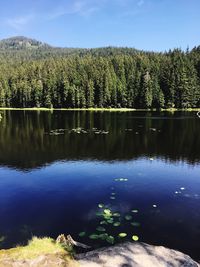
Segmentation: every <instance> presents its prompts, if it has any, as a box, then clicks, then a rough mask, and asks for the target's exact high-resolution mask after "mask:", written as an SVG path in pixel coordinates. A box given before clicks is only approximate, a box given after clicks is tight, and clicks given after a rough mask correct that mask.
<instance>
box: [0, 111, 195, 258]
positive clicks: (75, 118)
mask: <svg viewBox="0 0 200 267" xmlns="http://www.w3.org/2000/svg"><path fill="white" fill-rule="evenodd" d="M1 114H2V116H3V119H2V120H1V122H0V246H1V248H7V247H11V246H13V245H16V244H25V243H26V241H27V240H28V239H30V238H31V237H32V236H33V235H37V236H46V235H47V236H51V237H54V238H55V237H56V236H57V235H58V234H61V233H65V234H68V233H69V234H71V235H72V237H73V238H74V239H75V240H77V241H80V242H82V243H85V244H88V245H91V246H92V247H93V248H96V247H100V246H104V245H106V244H109V243H108V241H110V242H112V241H113V238H110V239H109V238H107V241H106V240H104V239H105V238H106V235H105V233H106V234H108V235H109V236H113V237H114V242H115V243H118V242H122V241H125V240H131V237H132V236H133V235H137V236H138V237H139V240H140V241H143V242H147V243H150V244H155V245H164V246H167V247H170V248H174V249H178V250H180V251H182V252H185V253H187V254H189V255H190V256H192V257H193V258H195V259H200V242H199V240H200V119H199V118H198V117H197V115H196V113H195V112H194V113H193V112H190V113H179V112H175V113H174V114H172V113H164V112H163V113H156V112H123V113H120V112H112V113H110V112H102V113H101V112H77V111H76V112H69V111H63V112H61V111H54V112H36V111H32V112H31V111H26V112H23V111H6V112H1ZM99 204H100V205H99ZM98 205H99V206H100V207H99V206H98ZM102 221H103V222H102ZM105 221H106V222H105ZM105 223H106V224H105ZM99 226H101V227H100V228H98V230H96V228H97V227H99ZM104 230H105V231H104ZM80 232H84V233H82V235H84V234H85V235H84V236H82V237H80V236H79V233H80ZM119 233H126V234H127V236H126V237H124V238H120V237H118V234H119ZM102 234H104V235H102ZM96 235H98V236H96ZM99 235H100V237H101V238H98V239H96V238H97V237H99Z"/></svg>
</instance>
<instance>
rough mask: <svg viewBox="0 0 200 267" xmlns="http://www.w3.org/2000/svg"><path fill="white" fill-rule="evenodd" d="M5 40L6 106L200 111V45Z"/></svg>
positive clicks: (1, 68) (1, 54) (2, 97)
mask: <svg viewBox="0 0 200 267" xmlns="http://www.w3.org/2000/svg"><path fill="white" fill-rule="evenodd" d="M37 45H38V44H37V43H36V46H34V47H33V48H31V49H30V48H29V47H28V48H27V47H24V46H23V47H15V46H13V47H12V48H11V46H10V43H8V45H7V43H6V44H5V42H4V43H3V44H2V42H0V107H13V108H24V107H38V108H39V107H47V108H96V107H98V108H138V109H139V108H157V109H160V108H195V107H200V46H198V47H195V48H193V49H192V50H189V49H187V50H186V51H182V50H181V49H174V50H170V51H168V52H163V53H158V52H145V51H140V50H136V49H132V48H115V47H107V48H96V49H73V48H71V49H70V48H69V49H67V48H66V49H64V48H63V49H62V48H53V47H50V46H48V45H46V44H45V45H44V46H43V45H41V44H40V45H39V46H37Z"/></svg>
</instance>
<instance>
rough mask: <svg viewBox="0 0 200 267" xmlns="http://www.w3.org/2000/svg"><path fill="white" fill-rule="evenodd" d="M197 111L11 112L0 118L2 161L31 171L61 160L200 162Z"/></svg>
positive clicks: (4, 163) (0, 154)
mask: <svg viewBox="0 0 200 267" xmlns="http://www.w3.org/2000/svg"><path fill="white" fill-rule="evenodd" d="M199 132H200V120H199V119H198V117H197V116H196V113H195V112H194V113H180V112H176V113H175V114H170V113H156V112H153V113H151V112H148V113H144V112H127V113H118V112H115V113H110V112H102V113H101V112H77V111H76V112H69V111H68V112H66V111H63V112H61V111H54V112H36V111H34V112H30V111H26V112H23V111H7V112H4V113H3V120H2V121H1V122H0V164H1V165H7V166H12V167H16V168H21V169H31V168H36V167H39V166H43V165H44V164H46V163H51V162H54V161H58V160H77V159H84V160H85V159H97V160H103V161H111V160H130V159H137V158H140V157H148V158H149V157H150V158H153V157H157V158H162V159H165V160H168V161H179V160H182V161H187V162H189V163H190V164H195V163H198V162H199V160H200V152H199V151H200V138H199Z"/></svg>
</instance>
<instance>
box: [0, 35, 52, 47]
mask: <svg viewBox="0 0 200 267" xmlns="http://www.w3.org/2000/svg"><path fill="white" fill-rule="evenodd" d="M38 48H51V46H50V45H48V44H46V43H42V42H40V41H37V40H35V39H31V38H27V37H24V36H15V37H11V38H7V39H3V40H1V41H0V49H1V50H2V49H3V50H10V49H11V50H21V49H38Z"/></svg>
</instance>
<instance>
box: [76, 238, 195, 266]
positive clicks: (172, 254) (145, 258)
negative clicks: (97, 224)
mask: <svg viewBox="0 0 200 267" xmlns="http://www.w3.org/2000/svg"><path fill="white" fill-rule="evenodd" d="M76 259H77V260H78V262H79V266H80V267H199V266H200V265H199V264H198V263H197V262H195V261H193V260H192V259H191V258H190V257H189V256H188V255H185V254H183V253H181V252H179V251H176V250H172V249H168V248H165V247H161V246H151V245H147V244H145V243H139V242H132V243H131V242H126V243H123V244H119V245H115V246H112V247H107V248H101V249H97V250H94V251H90V252H87V253H83V254H79V255H77V256H76Z"/></svg>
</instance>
